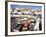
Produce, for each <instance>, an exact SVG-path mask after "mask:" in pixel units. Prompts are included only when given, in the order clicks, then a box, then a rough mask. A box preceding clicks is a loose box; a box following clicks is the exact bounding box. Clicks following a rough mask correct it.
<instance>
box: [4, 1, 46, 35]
mask: <svg viewBox="0 0 46 37" xmlns="http://www.w3.org/2000/svg"><path fill="white" fill-rule="evenodd" d="M44 33H45V3H41V2H24V1H6V2H5V35H15V36H16V35H17V36H18V35H37V34H44Z"/></svg>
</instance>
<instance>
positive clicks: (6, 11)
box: [5, 1, 45, 36]
mask: <svg viewBox="0 0 46 37" xmlns="http://www.w3.org/2000/svg"><path fill="white" fill-rule="evenodd" d="M8 2H22V3H34V4H44V33H35V34H19V35H8V7H7V6H8ZM41 34H45V3H42V2H25V1H5V36H24V35H41Z"/></svg>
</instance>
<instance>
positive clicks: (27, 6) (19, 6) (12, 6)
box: [11, 4, 42, 10]
mask: <svg viewBox="0 0 46 37" xmlns="http://www.w3.org/2000/svg"><path fill="white" fill-rule="evenodd" d="M11 8H13V9H14V8H31V9H32V10H41V8H42V7H41V6H33V5H13V4H11Z"/></svg>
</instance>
